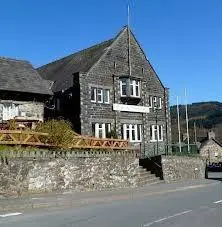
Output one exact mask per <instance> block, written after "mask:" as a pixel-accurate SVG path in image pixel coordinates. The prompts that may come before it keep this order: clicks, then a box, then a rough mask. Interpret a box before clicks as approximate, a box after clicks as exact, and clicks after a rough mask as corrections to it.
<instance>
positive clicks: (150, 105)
mask: <svg viewBox="0 0 222 227" xmlns="http://www.w3.org/2000/svg"><path fill="white" fill-rule="evenodd" d="M149 107H151V108H153V96H151V95H150V96H149Z"/></svg>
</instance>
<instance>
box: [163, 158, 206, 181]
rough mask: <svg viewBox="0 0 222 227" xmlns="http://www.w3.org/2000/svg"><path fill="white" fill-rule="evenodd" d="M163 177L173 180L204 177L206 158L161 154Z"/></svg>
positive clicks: (166, 179)
mask: <svg viewBox="0 0 222 227" xmlns="http://www.w3.org/2000/svg"><path fill="white" fill-rule="evenodd" d="M161 162H162V171H163V178H164V180H165V182H166V183H171V182H174V181H184V180H195V179H205V170H206V160H205V159H204V158H201V157H185V156H162V159H161Z"/></svg>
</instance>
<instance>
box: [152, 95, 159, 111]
mask: <svg viewBox="0 0 222 227" xmlns="http://www.w3.org/2000/svg"><path fill="white" fill-rule="evenodd" d="M157 107H158V103H157V97H156V96H154V97H153V108H154V109H156V108H157Z"/></svg>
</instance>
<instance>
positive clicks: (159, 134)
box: [150, 125, 163, 142]
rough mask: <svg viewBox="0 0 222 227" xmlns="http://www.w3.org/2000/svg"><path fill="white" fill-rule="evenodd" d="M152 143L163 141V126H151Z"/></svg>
mask: <svg viewBox="0 0 222 227" xmlns="http://www.w3.org/2000/svg"><path fill="white" fill-rule="evenodd" d="M150 141H151V142H156V141H163V126H162V125H151V127H150Z"/></svg>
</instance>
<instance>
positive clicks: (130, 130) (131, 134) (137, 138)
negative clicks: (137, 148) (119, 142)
mask: <svg viewBox="0 0 222 227" xmlns="http://www.w3.org/2000/svg"><path fill="white" fill-rule="evenodd" d="M141 134H142V126H141V125H136V124H135V125H132V124H123V125H122V138H123V139H125V140H129V141H130V142H141V140H142V136H141Z"/></svg>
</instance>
